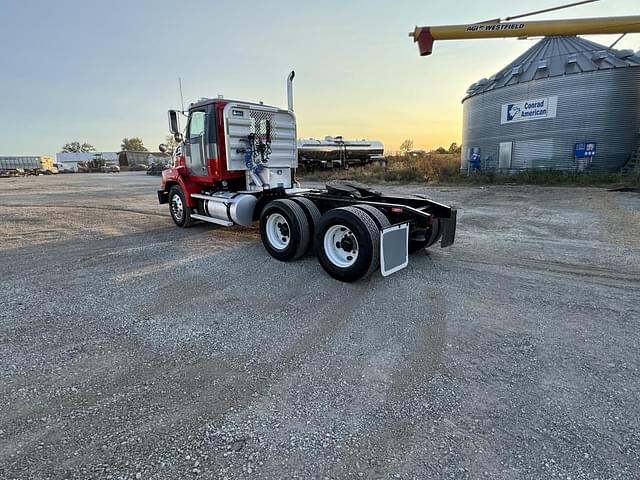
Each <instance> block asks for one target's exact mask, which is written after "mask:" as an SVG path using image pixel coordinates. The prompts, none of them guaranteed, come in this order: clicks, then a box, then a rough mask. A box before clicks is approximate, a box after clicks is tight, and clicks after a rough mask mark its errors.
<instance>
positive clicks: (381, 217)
mask: <svg viewBox="0 0 640 480" xmlns="http://www.w3.org/2000/svg"><path fill="white" fill-rule="evenodd" d="M356 208H359V209H360V210H364V211H365V212H367V213H368V214H369V216H370V217H371V218H373V221H374V222H376V225H378V228H380V229H383V228H387V227H388V226H390V225H391V223H390V222H389V219H388V218H387V216H386V215H385V214H384V213H382V212H381V211H380V210H378V209H377V208H376V207H374V206H373V205H367V204H364V203H363V204H359V205H356Z"/></svg>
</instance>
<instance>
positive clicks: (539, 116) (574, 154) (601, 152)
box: [461, 37, 640, 173]
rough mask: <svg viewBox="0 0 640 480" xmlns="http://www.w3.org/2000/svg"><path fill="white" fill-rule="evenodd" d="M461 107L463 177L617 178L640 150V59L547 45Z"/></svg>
mask: <svg viewBox="0 0 640 480" xmlns="http://www.w3.org/2000/svg"><path fill="white" fill-rule="evenodd" d="M462 102H463V112H464V113H463V133H462V166H461V169H462V170H463V171H467V170H468V169H469V168H470V166H473V165H474V161H475V164H477V162H478V160H479V161H480V165H481V168H482V169H483V170H486V171H501V172H505V173H508V172H513V171H521V170H530V169H554V170H570V171H576V170H578V171H581V170H605V171H618V170H620V169H621V168H623V167H625V165H627V164H628V163H629V161H630V158H631V157H632V154H633V153H634V152H635V151H636V150H637V149H638V148H639V147H640V143H639V137H640V136H639V134H640V131H639V129H640V55H639V54H638V53H634V52H633V51H632V50H615V49H611V48H608V47H606V46H603V45H600V44H597V43H594V42H591V41H588V40H585V39H583V38H580V37H546V38H544V39H542V40H541V41H540V42H538V43H537V44H536V45H534V46H533V47H532V48H530V49H529V50H527V51H526V52H525V53H524V54H523V55H521V56H520V57H518V58H517V59H516V60H515V61H513V62H512V63H510V64H509V65H507V66H506V67H505V68H504V69H502V70H501V71H500V72H498V73H496V74H495V75H493V76H492V77H490V78H488V79H482V80H480V81H478V82H476V83H474V84H473V85H471V87H470V88H469V90H468V91H467V96H466V97H465V98H464V99H463V101H462ZM474 154H477V155H474ZM472 157H473V160H472V161H471V162H470V161H469V160H470V159H471V158H472Z"/></svg>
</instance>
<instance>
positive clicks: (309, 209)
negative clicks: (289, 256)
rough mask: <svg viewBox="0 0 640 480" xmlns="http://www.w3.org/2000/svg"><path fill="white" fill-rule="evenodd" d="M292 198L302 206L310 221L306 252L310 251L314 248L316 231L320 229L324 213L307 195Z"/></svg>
mask: <svg viewBox="0 0 640 480" xmlns="http://www.w3.org/2000/svg"><path fill="white" fill-rule="evenodd" d="M291 200H293V201H294V202H296V203H297V204H298V205H300V206H301V207H302V210H304V213H305V215H306V216H307V222H308V223H309V233H310V236H309V246H308V247H307V251H306V252H305V253H309V252H310V251H311V250H313V243H314V242H313V239H314V237H315V234H316V232H317V231H318V226H319V225H320V219H321V218H322V214H321V213H320V209H318V207H317V206H316V204H315V203H313V202H312V201H311V200H309V199H308V198H305V197H292V198H291Z"/></svg>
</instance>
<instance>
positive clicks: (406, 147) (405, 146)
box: [400, 138, 413, 156]
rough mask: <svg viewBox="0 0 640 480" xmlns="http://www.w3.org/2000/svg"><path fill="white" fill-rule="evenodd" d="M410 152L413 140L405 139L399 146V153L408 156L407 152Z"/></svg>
mask: <svg viewBox="0 0 640 480" xmlns="http://www.w3.org/2000/svg"><path fill="white" fill-rule="evenodd" d="M411 150H413V140H411V139H409V138H407V139H406V140H405V141H404V142H402V143H401V144H400V152H402V154H403V155H405V156H407V155H409V152H410V151H411Z"/></svg>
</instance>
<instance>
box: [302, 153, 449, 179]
mask: <svg viewBox="0 0 640 480" xmlns="http://www.w3.org/2000/svg"><path fill="white" fill-rule="evenodd" d="M386 159H387V165H386V166H379V165H369V166H365V167H353V168H350V169H349V170H343V169H339V168H336V169H333V170H316V171H315V172H308V171H307V172H304V171H301V172H300V174H301V177H302V178H304V179H307V180H338V179H340V180H345V179H349V180H358V181H363V182H367V181H369V182H404V183H407V182H435V181H442V180H444V179H450V178H453V177H457V176H458V174H459V170H460V155H458V154H448V153H447V154H434V153H429V154H425V155H420V156H416V157H405V156H388V157H386Z"/></svg>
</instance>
